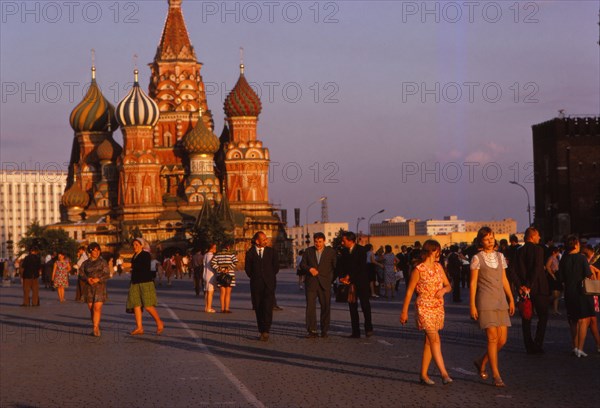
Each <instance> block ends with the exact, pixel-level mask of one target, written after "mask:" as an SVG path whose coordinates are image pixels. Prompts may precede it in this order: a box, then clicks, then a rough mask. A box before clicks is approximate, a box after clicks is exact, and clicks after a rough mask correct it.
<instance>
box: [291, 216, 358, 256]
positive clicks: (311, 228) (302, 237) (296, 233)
mask: <svg viewBox="0 0 600 408" xmlns="http://www.w3.org/2000/svg"><path fill="white" fill-rule="evenodd" d="M340 229H343V230H344V231H348V223H347V222H315V223H314V224H308V234H309V236H310V243H309V244H308V245H306V233H307V228H306V226H305V225H300V226H297V227H286V228H285V231H286V233H287V236H288V238H290V239H292V240H293V241H292V250H293V251H294V257H296V256H297V255H298V251H300V250H301V249H305V248H307V247H309V246H311V245H313V239H312V237H313V234H314V233H315V232H322V233H323V234H325V245H331V244H332V242H333V239H334V238H335V237H336V235H337V233H338V232H339V231H340Z"/></svg>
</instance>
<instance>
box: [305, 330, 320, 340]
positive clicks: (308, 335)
mask: <svg viewBox="0 0 600 408" xmlns="http://www.w3.org/2000/svg"><path fill="white" fill-rule="evenodd" d="M317 337H318V335H317V332H312V331H311V332H308V333H306V338H307V339H316V338H317Z"/></svg>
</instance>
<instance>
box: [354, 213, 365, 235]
mask: <svg viewBox="0 0 600 408" xmlns="http://www.w3.org/2000/svg"><path fill="white" fill-rule="evenodd" d="M364 219H365V217H358V218H357V219H356V236H358V226H359V225H360V222H361V221H362V220H364Z"/></svg>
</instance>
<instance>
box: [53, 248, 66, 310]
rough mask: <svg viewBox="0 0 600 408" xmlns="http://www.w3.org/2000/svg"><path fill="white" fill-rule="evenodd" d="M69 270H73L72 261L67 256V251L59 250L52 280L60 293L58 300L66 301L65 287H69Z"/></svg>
mask: <svg viewBox="0 0 600 408" xmlns="http://www.w3.org/2000/svg"><path fill="white" fill-rule="evenodd" d="M69 271H71V262H70V261H69V260H68V259H66V258H65V253H64V252H62V251H58V260H57V261H56V262H54V269H53V270H52V282H54V287H55V288H56V291H57V293H58V301H59V302H61V303H62V302H64V301H65V288H68V287H69Z"/></svg>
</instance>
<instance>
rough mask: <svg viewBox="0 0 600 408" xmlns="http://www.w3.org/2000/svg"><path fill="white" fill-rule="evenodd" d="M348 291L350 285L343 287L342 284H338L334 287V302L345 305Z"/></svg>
mask: <svg viewBox="0 0 600 408" xmlns="http://www.w3.org/2000/svg"><path fill="white" fill-rule="evenodd" d="M349 289H350V285H345V284H343V283H340V284H338V285H337V286H336V287H335V301H336V302H337V303H346V302H347V301H348V291H349Z"/></svg>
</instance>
